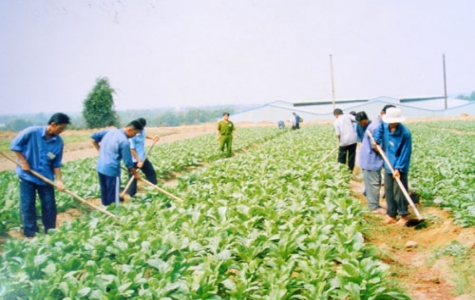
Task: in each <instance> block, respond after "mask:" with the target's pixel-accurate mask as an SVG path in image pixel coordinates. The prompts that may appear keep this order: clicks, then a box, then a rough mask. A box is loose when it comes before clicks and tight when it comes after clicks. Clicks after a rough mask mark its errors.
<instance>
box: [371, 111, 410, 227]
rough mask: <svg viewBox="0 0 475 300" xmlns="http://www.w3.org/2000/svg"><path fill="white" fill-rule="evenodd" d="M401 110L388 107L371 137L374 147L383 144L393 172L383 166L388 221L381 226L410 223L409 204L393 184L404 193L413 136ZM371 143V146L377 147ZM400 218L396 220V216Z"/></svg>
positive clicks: (385, 165) (386, 166) (406, 184)
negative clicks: (402, 188) (400, 186)
mask: <svg viewBox="0 0 475 300" xmlns="http://www.w3.org/2000/svg"><path fill="white" fill-rule="evenodd" d="M405 119H406V118H405V117H403V116H402V112H401V109H399V108H397V107H390V108H388V109H387V110H386V114H385V115H384V116H383V117H382V120H383V122H384V123H383V124H382V125H381V126H380V127H379V130H378V131H377V132H376V134H375V136H374V140H375V144H381V142H382V143H383V148H382V149H383V151H384V153H385V154H386V156H387V158H388V160H389V163H390V164H391V166H392V168H393V170H394V173H392V172H391V169H390V168H389V166H388V165H387V164H386V163H385V164H384V168H385V171H386V172H385V175H384V192H385V194H386V203H387V218H386V220H385V221H384V224H391V223H398V224H399V225H404V224H406V222H407V221H409V211H408V202H407V200H406V198H405V197H404V194H403V192H402V191H401V189H400V188H399V185H398V184H397V182H396V178H399V179H400V180H401V182H402V184H403V186H404V187H405V189H406V190H407V188H408V174H409V166H410V162H411V153H412V137H411V132H410V131H409V128H407V127H406V126H405V125H403V124H402V122H404V121H405ZM375 144H374V146H376V145H375ZM398 215H399V216H400V218H399V220H397V216H398Z"/></svg>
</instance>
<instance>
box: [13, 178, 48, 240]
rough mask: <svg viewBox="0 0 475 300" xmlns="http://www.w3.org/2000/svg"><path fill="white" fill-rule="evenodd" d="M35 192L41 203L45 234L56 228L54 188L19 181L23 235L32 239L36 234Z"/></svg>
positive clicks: (22, 180)
mask: <svg viewBox="0 0 475 300" xmlns="http://www.w3.org/2000/svg"><path fill="white" fill-rule="evenodd" d="M36 192H38V196H39V197H40V201H41V219H42V221H43V226H44V227H45V233H46V232H48V230H49V229H52V228H55V227H56V214H57V211H56V200H55V197H54V188H53V186H51V185H40V184H37V183H34V182H31V181H27V180H24V179H20V216H21V222H22V224H23V233H24V234H25V236H26V237H33V236H35V235H36V233H37V232H38V225H37V224H36V218H37V216H36Z"/></svg>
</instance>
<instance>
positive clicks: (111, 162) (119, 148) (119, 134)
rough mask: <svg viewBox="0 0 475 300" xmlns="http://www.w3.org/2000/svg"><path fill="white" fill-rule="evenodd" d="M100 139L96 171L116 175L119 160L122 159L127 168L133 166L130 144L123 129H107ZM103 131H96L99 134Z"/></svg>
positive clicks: (117, 173)
mask: <svg viewBox="0 0 475 300" xmlns="http://www.w3.org/2000/svg"><path fill="white" fill-rule="evenodd" d="M106 131H107V132H106V133H105V134H104V136H103V137H102V139H101V147H100V150H99V159H98V160H97V167H96V170H97V172H99V173H101V174H104V175H107V176H111V177H117V176H119V175H120V160H123V161H124V164H125V166H126V167H127V169H130V168H132V167H133V166H134V163H133V162H132V154H131V153H130V144H129V140H128V138H127V135H126V134H125V131H124V129H107V130H106ZM101 134H103V133H100V134H99V133H98V135H101Z"/></svg>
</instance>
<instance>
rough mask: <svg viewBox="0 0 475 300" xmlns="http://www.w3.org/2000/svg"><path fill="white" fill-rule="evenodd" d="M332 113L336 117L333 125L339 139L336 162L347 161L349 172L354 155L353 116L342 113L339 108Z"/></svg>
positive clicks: (344, 162) (353, 165) (351, 168)
mask: <svg viewBox="0 0 475 300" xmlns="http://www.w3.org/2000/svg"><path fill="white" fill-rule="evenodd" d="M333 115H334V116H335V118H336V120H335V123H334V124H333V126H334V127H335V132H336V136H337V137H338V140H339V148H338V162H339V163H341V164H346V163H347V161H348V168H349V169H350V172H353V169H354V168H355V157H356V132H355V130H354V129H353V123H352V122H355V117H354V116H352V115H350V114H348V115H344V114H343V111H342V110H341V109H339V108H337V109H335V110H334V111H333ZM347 158H348V159H347Z"/></svg>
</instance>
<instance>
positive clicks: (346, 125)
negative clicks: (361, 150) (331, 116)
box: [333, 114, 356, 146]
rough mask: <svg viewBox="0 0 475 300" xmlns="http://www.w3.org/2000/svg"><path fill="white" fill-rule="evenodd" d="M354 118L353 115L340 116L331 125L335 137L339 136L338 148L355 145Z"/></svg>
mask: <svg viewBox="0 0 475 300" xmlns="http://www.w3.org/2000/svg"><path fill="white" fill-rule="evenodd" d="M354 120H355V117H354V116H353V115H350V114H348V115H340V116H338V118H337V119H336V120H335V123H333V126H334V127H335V132H336V135H339V136H340V146H348V145H353V144H356V132H355V130H354V129H353V124H352V122H351V121H354Z"/></svg>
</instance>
